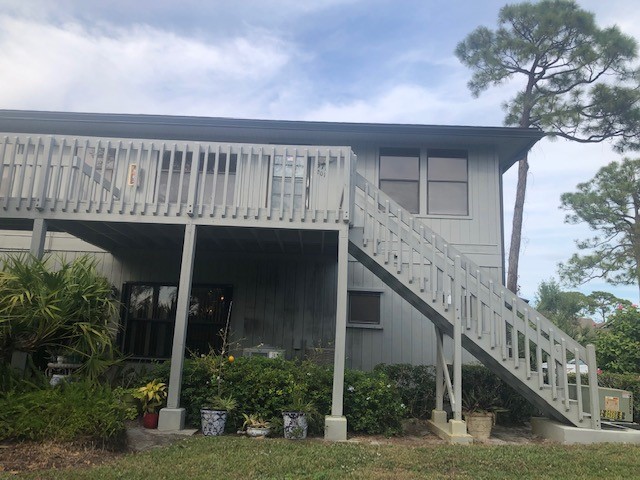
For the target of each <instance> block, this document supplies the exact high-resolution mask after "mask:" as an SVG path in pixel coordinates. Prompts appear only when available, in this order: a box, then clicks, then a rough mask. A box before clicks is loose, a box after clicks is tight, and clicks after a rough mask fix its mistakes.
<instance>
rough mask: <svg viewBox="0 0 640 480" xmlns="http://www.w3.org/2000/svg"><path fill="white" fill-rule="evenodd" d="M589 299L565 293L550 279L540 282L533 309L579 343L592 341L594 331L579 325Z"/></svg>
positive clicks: (581, 294)
mask: <svg viewBox="0 0 640 480" xmlns="http://www.w3.org/2000/svg"><path fill="white" fill-rule="evenodd" d="M589 305H590V301H589V298H588V297H587V296H586V295H585V294H583V293H580V292H566V291H563V290H562V288H561V287H560V284H558V282H556V281H555V280H553V279H551V280H548V281H546V282H541V283H540V285H539V286H538V291H537V292H536V298H535V308H536V310H538V311H539V312H540V313H542V314H543V315H544V316H545V317H547V318H548V319H549V320H551V321H552V322H553V323H555V324H556V325H558V327H560V329H561V330H563V331H564V332H566V333H567V334H569V335H570V336H571V337H572V338H574V339H575V340H576V341H578V342H580V343H589V342H591V341H593V338H594V331H593V329H590V328H585V327H583V326H582V325H581V324H580V318H582V317H583V316H584V314H585V313H586V312H587V311H588V309H589Z"/></svg>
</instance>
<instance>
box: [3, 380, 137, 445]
mask: <svg viewBox="0 0 640 480" xmlns="http://www.w3.org/2000/svg"><path fill="white" fill-rule="evenodd" d="M0 403H2V408H1V409H0V440H6V439H12V440H56V441H80V442H92V443H98V444H101V445H103V446H110V447H118V446H122V445H123V444H124V433H125V425H124V421H125V419H126V418H128V415H131V412H130V410H129V409H128V408H127V406H126V405H125V403H124V402H121V401H119V400H118V399H117V398H116V397H115V396H114V393H113V392H112V391H111V389H110V388H108V387H103V386H93V385H90V384H88V383H86V382H78V383H69V384H63V385H61V386H58V387H56V388H45V389H41V390H34V391H29V392H22V393H19V392H13V391H12V392H9V393H6V394H3V395H2V396H0ZM129 418H130V417H129Z"/></svg>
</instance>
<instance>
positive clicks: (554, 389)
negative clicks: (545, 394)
mask: <svg viewBox="0 0 640 480" xmlns="http://www.w3.org/2000/svg"><path fill="white" fill-rule="evenodd" d="M549 344H550V345H551V348H549V360H548V362H547V372H549V383H550V384H551V397H552V398H553V399H554V400H557V399H558V378H557V377H556V346H555V339H554V338H553V328H549Z"/></svg>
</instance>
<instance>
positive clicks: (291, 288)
mask: <svg viewBox="0 0 640 480" xmlns="http://www.w3.org/2000/svg"><path fill="white" fill-rule="evenodd" d="M0 233H1V234H0V251H15V250H26V249H28V246H29V241H30V238H31V232H24V231H2V232H0ZM46 248H47V251H50V252H52V253H54V254H61V255H64V256H65V257H66V258H67V259H72V258H75V257H77V256H79V255H82V254H84V253H90V254H92V255H94V256H95V258H96V259H97V260H98V269H99V271H100V272H101V273H102V274H103V275H105V276H106V277H107V278H109V279H110V280H111V282H112V283H113V284H114V285H115V286H116V287H117V288H118V289H119V290H121V289H122V286H123V284H124V283H125V282H136V281H139V282H166V283H178V278H179V275H180V255H181V252H180V251H177V250H171V251H137V250H135V251H121V252H115V254H113V255H112V254H111V253H109V252H105V251H102V250H100V249H98V248H96V247H95V246H93V245H90V244H88V243H86V242H83V241H81V240H79V239H77V238H75V237H72V236H70V235H68V234H65V233H57V232H50V233H48V234H47V242H46ZM193 282H194V283H197V284H206V283H210V284H225V285H232V286H233V311H232V315H231V329H232V336H233V338H232V340H233V341H234V342H239V344H240V345H241V346H242V347H251V346H256V345H259V344H261V343H263V344H267V345H271V346H274V347H278V348H284V349H285V350H286V352H287V356H288V357H290V358H291V357H298V358H300V357H302V356H303V354H304V352H305V349H307V348H312V347H331V346H332V345H333V342H334V335H335V332H334V328H335V307H336V259H335V258H333V257H331V256H316V257H313V258H310V257H305V256H302V255H283V254H277V255H263V254H253V253H248V254H247V253H245V254H211V253H197V254H196V264H195V270H194V278H193ZM348 286H349V288H351V289H359V290H367V289H372V290H374V291H380V292H381V297H380V306H381V328H379V329H371V328H360V327H357V326H352V325H351V326H348V328H347V366H348V367H349V368H355V369H360V370H371V369H372V368H373V367H375V366H376V365H377V364H379V363H412V364H415V365H421V364H424V365H433V364H435V348H436V346H435V345H436V344H435V333H434V327H433V324H432V323H431V322H430V321H429V319H428V318H426V317H425V316H423V315H422V314H420V313H419V312H418V311H417V310H416V309H415V308H413V307H412V306H411V305H409V303H407V302H406V301H405V300H404V299H403V298H402V297H400V296H399V295H398V294H397V293H395V292H393V291H392V290H390V289H388V288H387V287H386V285H385V284H384V283H383V282H382V280H380V279H379V278H378V277H376V276H375V275H374V274H373V273H371V272H370V271H369V270H367V269H366V268H365V267H364V266H363V265H361V264H360V263H358V262H356V261H355V260H353V259H350V261H349V278H348ZM445 342H448V339H447V338H445ZM445 347H447V345H445ZM446 350H447V348H446ZM467 358H468V359H471V358H472V357H470V356H468V357H467Z"/></svg>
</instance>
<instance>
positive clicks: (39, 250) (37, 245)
mask: <svg viewBox="0 0 640 480" xmlns="http://www.w3.org/2000/svg"><path fill="white" fill-rule="evenodd" d="M46 239H47V221H46V220H45V219H43V218H36V219H35V220H34V221H33V231H32V233H31V246H30V248H29V251H30V252H31V255H33V256H34V257H36V258H37V259H38V260H42V256H43V255H44V242H45V240H46Z"/></svg>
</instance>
